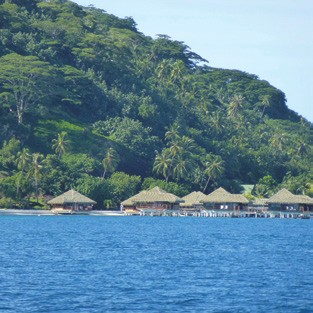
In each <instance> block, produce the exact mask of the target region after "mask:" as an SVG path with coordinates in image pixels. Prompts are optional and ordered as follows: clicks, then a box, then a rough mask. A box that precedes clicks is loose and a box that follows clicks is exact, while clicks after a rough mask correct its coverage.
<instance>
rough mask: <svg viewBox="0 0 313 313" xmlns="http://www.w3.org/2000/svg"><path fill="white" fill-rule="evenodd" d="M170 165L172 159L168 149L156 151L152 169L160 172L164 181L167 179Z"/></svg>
mask: <svg viewBox="0 0 313 313" xmlns="http://www.w3.org/2000/svg"><path fill="white" fill-rule="evenodd" d="M171 166H172V159H171V157H170V154H169V151H168V150H163V152H162V153H158V154H157V155H156V157H155V160H154V164H153V171H155V172H156V173H157V174H162V175H163V176H164V178H165V181H166V182H167V181H168V178H169V174H170V169H171Z"/></svg>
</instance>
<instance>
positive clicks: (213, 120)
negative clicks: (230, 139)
mask: <svg viewBox="0 0 313 313" xmlns="http://www.w3.org/2000/svg"><path fill="white" fill-rule="evenodd" d="M210 124H211V127H212V128H213V129H214V130H215V132H216V134H220V133H221V132H222V131H223V129H224V128H225V126H224V125H223V113H222V111H221V110H217V111H215V112H213V113H212V115H211V116H210Z"/></svg>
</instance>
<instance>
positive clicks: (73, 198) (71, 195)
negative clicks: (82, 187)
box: [47, 189, 96, 204]
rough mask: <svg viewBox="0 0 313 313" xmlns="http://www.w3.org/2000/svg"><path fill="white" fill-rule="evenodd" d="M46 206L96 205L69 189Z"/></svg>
mask: <svg viewBox="0 0 313 313" xmlns="http://www.w3.org/2000/svg"><path fill="white" fill-rule="evenodd" d="M47 203H48V204H66V203H77V204H96V202H95V201H93V200H91V199H89V198H87V197H86V196H84V195H82V194H80V193H79V192H77V191H75V190H73V189H71V190H69V191H67V192H65V193H63V194H62V195H60V196H58V197H56V198H54V199H51V200H50V201H48V202H47Z"/></svg>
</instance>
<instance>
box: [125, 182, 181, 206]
mask: <svg viewBox="0 0 313 313" xmlns="http://www.w3.org/2000/svg"><path fill="white" fill-rule="evenodd" d="M154 202H166V203H180V202H184V200H183V199H181V198H179V197H177V196H175V195H173V194H172V193H169V192H166V191H164V190H162V189H161V188H159V187H154V188H152V189H151V190H144V191H141V192H140V193H138V194H137V195H135V196H133V197H131V198H129V199H127V200H125V201H123V202H122V205H126V206H127V205H134V204H136V203H154Z"/></svg>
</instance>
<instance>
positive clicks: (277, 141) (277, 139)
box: [269, 133, 287, 152]
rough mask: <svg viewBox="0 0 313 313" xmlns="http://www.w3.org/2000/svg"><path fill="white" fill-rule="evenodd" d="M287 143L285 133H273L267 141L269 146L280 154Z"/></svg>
mask: <svg viewBox="0 0 313 313" xmlns="http://www.w3.org/2000/svg"><path fill="white" fill-rule="evenodd" d="M286 141H287V138H286V134H285V133H275V134H274V135H273V136H272V137H271V138H270V140H269V142H270V145H271V147H272V148H274V149H275V150H276V151H278V152H282V151H283V149H284V145H285V143H286Z"/></svg>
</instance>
